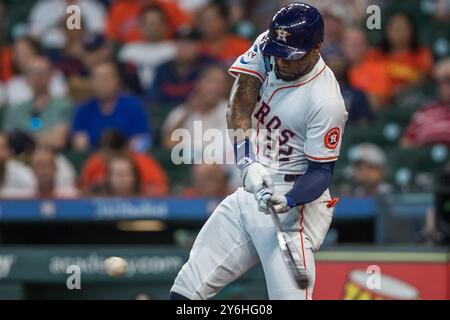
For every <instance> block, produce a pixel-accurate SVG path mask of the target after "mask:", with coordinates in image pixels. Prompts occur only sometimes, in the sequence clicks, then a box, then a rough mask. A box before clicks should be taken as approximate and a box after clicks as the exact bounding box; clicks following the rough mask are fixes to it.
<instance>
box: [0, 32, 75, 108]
mask: <svg viewBox="0 0 450 320" xmlns="http://www.w3.org/2000/svg"><path fill="white" fill-rule="evenodd" d="M12 51H13V64H14V65H13V67H14V70H15V71H16V73H15V74H14V75H13V76H12V77H10V78H9V80H8V81H6V82H5V89H6V96H7V101H6V104H7V105H8V106H10V107H14V106H16V105H19V104H22V103H25V102H27V101H29V100H31V99H32V97H33V88H31V87H30V84H29V83H28V82H27V78H26V70H27V68H28V64H29V63H30V62H31V61H32V60H33V59H34V58H36V57H38V56H39V55H40V53H41V47H40V44H39V42H37V41H36V40H33V39H32V38H29V37H23V38H20V39H18V40H16V42H15V43H14V45H13V48H12ZM49 90H50V95H51V96H52V97H64V96H66V95H67V91H68V89H67V83H66V79H65V78H64V75H63V74H62V73H61V72H59V71H58V70H54V69H52V70H51V78H50V83H49Z"/></svg>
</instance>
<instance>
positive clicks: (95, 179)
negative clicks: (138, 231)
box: [80, 129, 168, 196]
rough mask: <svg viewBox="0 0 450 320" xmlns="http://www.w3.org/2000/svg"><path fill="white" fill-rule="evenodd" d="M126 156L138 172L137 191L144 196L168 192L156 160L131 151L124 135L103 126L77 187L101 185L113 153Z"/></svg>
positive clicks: (87, 189)
mask: <svg viewBox="0 0 450 320" xmlns="http://www.w3.org/2000/svg"><path fill="white" fill-rule="evenodd" d="M123 155H125V156H128V157H130V158H131V159H133V161H134V163H135V165H136V167H137V170H138V174H139V180H140V181H141V182H140V188H141V190H140V192H141V194H144V195H148V196H164V195H167V192H168V179H167V176H166V174H165V173H164V171H163V169H162V168H161V166H160V165H159V163H158V162H157V161H155V160H154V159H153V158H152V157H151V156H150V155H146V154H142V153H137V152H133V151H131V150H130V149H129V147H128V145H127V141H126V139H125V138H124V137H123V136H122V135H121V134H120V133H119V132H117V131H115V130H110V129H108V130H105V131H104V133H103V134H102V139H101V143H100V149H99V150H98V151H97V152H95V153H94V154H92V155H91V156H90V157H89V159H88V160H87V161H86V163H85V164H84V165H83V168H82V170H81V175H80V187H81V189H82V190H83V191H84V192H88V191H89V190H92V189H93V188H94V189H95V188H96V187H97V186H102V185H104V183H105V180H106V178H107V163H108V162H109V161H110V159H111V158H113V157H114V156H123Z"/></svg>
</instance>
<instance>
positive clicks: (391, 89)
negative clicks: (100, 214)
mask: <svg viewBox="0 0 450 320" xmlns="http://www.w3.org/2000/svg"><path fill="white" fill-rule="evenodd" d="M305 2H309V3H311V4H313V5H315V6H317V7H319V9H320V10H321V12H322V14H323V16H324V20H325V28H326V30H325V34H326V35H325V43H324V44H323V46H322V56H323V58H324V59H325V61H326V63H327V64H328V65H329V66H330V68H331V69H332V70H333V72H334V73H335V76H336V78H337V79H338V81H339V84H340V87H341V91H342V94H343V96H344V99H345V101H346V106H347V109H348V112H349V122H348V124H347V130H346V133H345V134H344V139H343V141H344V145H343V148H342V152H341V160H340V161H339V166H338V168H339V169H338V170H337V177H336V181H335V186H334V190H333V191H334V193H339V194H341V195H352V196H361V197H364V196H376V195H378V194H383V193H386V192H392V191H410V190H411V189H414V188H417V189H418V190H425V191H429V190H430V188H431V186H432V184H433V183H432V181H433V175H434V174H435V170H437V169H439V168H441V167H442V168H444V167H445V166H446V164H447V161H448V159H449V157H448V155H447V153H448V147H450V40H449V39H450V1H449V0H412V1H388V0H378V1H370V3H369V1H367V0H336V1H325V0H316V1H313V0H310V1H305ZM287 3H289V1H281V0H280V1H279V0H273V1H263V0H223V1H217V0H115V1H114V0H34V1H14V0H0V198H21V197H38V198H51V197H57V198H58V197H59V198H73V197H81V196H138V195H145V196H167V195H181V196H185V197H223V196H225V195H226V194H228V193H229V192H231V191H232V190H233V188H235V187H236V186H237V185H238V182H237V181H238V180H239V179H237V178H236V170H235V169H234V168H233V166H229V165H228V166H227V165H214V164H213V165H208V164H196V165H189V166H187V165H186V166H176V165H174V164H173V163H172V162H171V161H170V152H171V148H172V147H173V146H174V144H175V143H176V142H174V141H173V140H172V139H171V135H172V132H173V131H174V130H175V129H179V128H184V129H186V130H188V131H189V132H192V133H193V132H194V128H193V125H192V124H193V122H194V121H202V124H203V129H207V128H216V129H219V130H221V131H222V132H225V130H226V121H225V113H226V108H227V99H228V93H229V91H230V88H231V85H232V77H230V76H228V75H227V68H228V67H229V66H230V65H231V64H232V63H233V62H234V60H235V59H236V58H237V57H238V56H239V55H241V54H242V53H244V52H245V51H247V50H248V49H249V48H250V47H251V45H252V42H253V40H254V39H255V38H256V36H257V35H258V34H260V33H261V32H263V31H265V30H266V29H267V27H268V25H269V22H270V19H271V17H272V15H273V14H274V13H275V12H276V10H277V9H278V8H280V7H281V6H283V5H285V4H287ZM371 4H376V5H378V6H379V7H380V8H381V29H380V30H369V29H368V28H367V25H366V20H367V18H368V14H367V13H366V9H367V6H369V5H371ZM70 5H77V6H79V8H80V13H81V28H79V29H77V28H75V29H71V28H68V27H67V20H68V19H73V17H72V18H71V15H72V14H73V12H70V13H67V11H66V10H67V8H68V7H69V6H70ZM199 138H201V137H199ZM197 142H198V141H194V142H193V148H194V149H201V148H203V145H202V143H201V142H200V143H197ZM199 151H201V150H193V152H199ZM411 151H417V153H412V152H411ZM418 151H421V152H422V153H420V152H418ZM419 153H420V154H421V155H422V154H423V156H417V159H416V158H414V157H415V156H414V154H416V155H418V154H419ZM399 154H401V155H403V157H404V159H407V160H405V161H400V160H398V159H403V158H402V156H399ZM394 156H395V159H397V160H396V162H395V161H393V160H392V159H393V157H394ZM412 158H414V159H412ZM419 158H420V159H419ZM422 159H424V160H423V161H422ZM408 161H410V162H408ZM411 161H412V162H411ZM409 164H410V165H409ZM412 186H413V187H412Z"/></svg>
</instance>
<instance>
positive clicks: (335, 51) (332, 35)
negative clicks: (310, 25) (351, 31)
mask: <svg viewBox="0 0 450 320" xmlns="http://www.w3.org/2000/svg"><path fill="white" fill-rule="evenodd" d="M322 16H323V20H324V25H325V40H324V42H323V44H322V46H321V48H320V53H321V54H322V57H323V58H324V59H325V60H327V59H328V57H330V56H343V55H344V52H343V50H342V33H343V30H344V23H343V21H342V19H341V18H340V16H339V15H338V14H336V13H335V12H334V11H332V10H330V9H328V10H327V9H325V10H324V11H323V13H322Z"/></svg>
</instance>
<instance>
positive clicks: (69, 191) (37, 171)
mask: <svg viewBox="0 0 450 320" xmlns="http://www.w3.org/2000/svg"><path fill="white" fill-rule="evenodd" d="M30 164H31V168H32V170H33V173H34V175H35V177H36V181H37V193H36V195H35V196H36V197H38V198H41V199H42V198H43V199H45V198H74V197H76V196H77V194H78V192H77V190H76V189H75V187H74V186H73V185H71V184H69V183H68V184H58V181H57V176H58V165H57V154H56V153H55V152H54V150H53V149H52V148H49V147H44V146H40V147H38V148H36V150H35V151H34V152H33V154H32V156H31V163H30Z"/></svg>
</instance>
